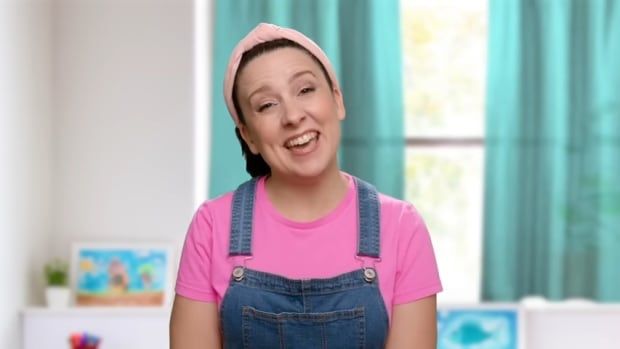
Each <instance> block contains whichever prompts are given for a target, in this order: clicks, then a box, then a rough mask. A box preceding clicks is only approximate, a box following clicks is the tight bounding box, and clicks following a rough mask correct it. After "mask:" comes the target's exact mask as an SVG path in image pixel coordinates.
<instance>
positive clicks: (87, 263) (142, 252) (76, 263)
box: [71, 243, 173, 306]
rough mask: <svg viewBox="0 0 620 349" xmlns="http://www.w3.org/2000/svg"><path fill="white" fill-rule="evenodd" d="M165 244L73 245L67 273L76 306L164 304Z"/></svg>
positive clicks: (168, 274)
mask: <svg viewBox="0 0 620 349" xmlns="http://www.w3.org/2000/svg"><path fill="white" fill-rule="evenodd" d="M171 251H172V248H171V246H170V245H166V244H139V245H138V244H100V243H88V244H74V245H73V246H72V258H71V270H72V272H71V274H72V278H71V280H72V284H73V291H74V292H73V293H74V297H75V298H74V303H75V305H77V306H165V305H167V304H169V301H170V294H171V290H172V287H171V285H172V270H173V269H172V262H173V260H172V253H171Z"/></svg>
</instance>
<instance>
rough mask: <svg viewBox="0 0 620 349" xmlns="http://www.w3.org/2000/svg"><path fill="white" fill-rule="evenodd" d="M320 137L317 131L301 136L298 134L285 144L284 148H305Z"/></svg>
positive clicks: (304, 133) (301, 134)
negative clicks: (304, 146)
mask: <svg viewBox="0 0 620 349" xmlns="http://www.w3.org/2000/svg"><path fill="white" fill-rule="evenodd" d="M318 136H319V132H318V131H315V130H309V131H306V132H303V133H300V134H297V135H295V136H293V137H290V138H288V139H287V140H286V141H285V142H284V147H285V148H287V149H292V148H294V147H299V146H303V145H305V144H308V143H309V142H311V141H312V140H314V139H316V138H317V137H318Z"/></svg>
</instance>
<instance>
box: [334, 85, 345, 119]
mask: <svg viewBox="0 0 620 349" xmlns="http://www.w3.org/2000/svg"><path fill="white" fill-rule="evenodd" d="M332 94H333V96H334V101H335V102H336V109H337V111H338V120H340V121H342V120H344V118H345V117H346V116H347V110H346V108H345V106H344V99H343V98H342V92H340V90H339V89H338V88H334V90H333V93H332Z"/></svg>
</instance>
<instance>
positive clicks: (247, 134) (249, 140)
mask: <svg viewBox="0 0 620 349" xmlns="http://www.w3.org/2000/svg"><path fill="white" fill-rule="evenodd" d="M238 127H239V133H240V134H241V138H243V140H244V141H245V143H246V144H247V145H248V148H250V151H251V152H252V154H254V155H258V148H257V147H256V144H255V143H254V138H253V137H252V132H251V131H250V129H249V128H248V126H247V125H245V124H239V126H238Z"/></svg>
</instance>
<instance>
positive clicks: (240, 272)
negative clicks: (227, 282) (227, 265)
mask: <svg viewBox="0 0 620 349" xmlns="http://www.w3.org/2000/svg"><path fill="white" fill-rule="evenodd" d="M232 276H233V278H234V279H235V281H241V280H243V277H244V276H245V268H244V267H235V269H233V271H232Z"/></svg>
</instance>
